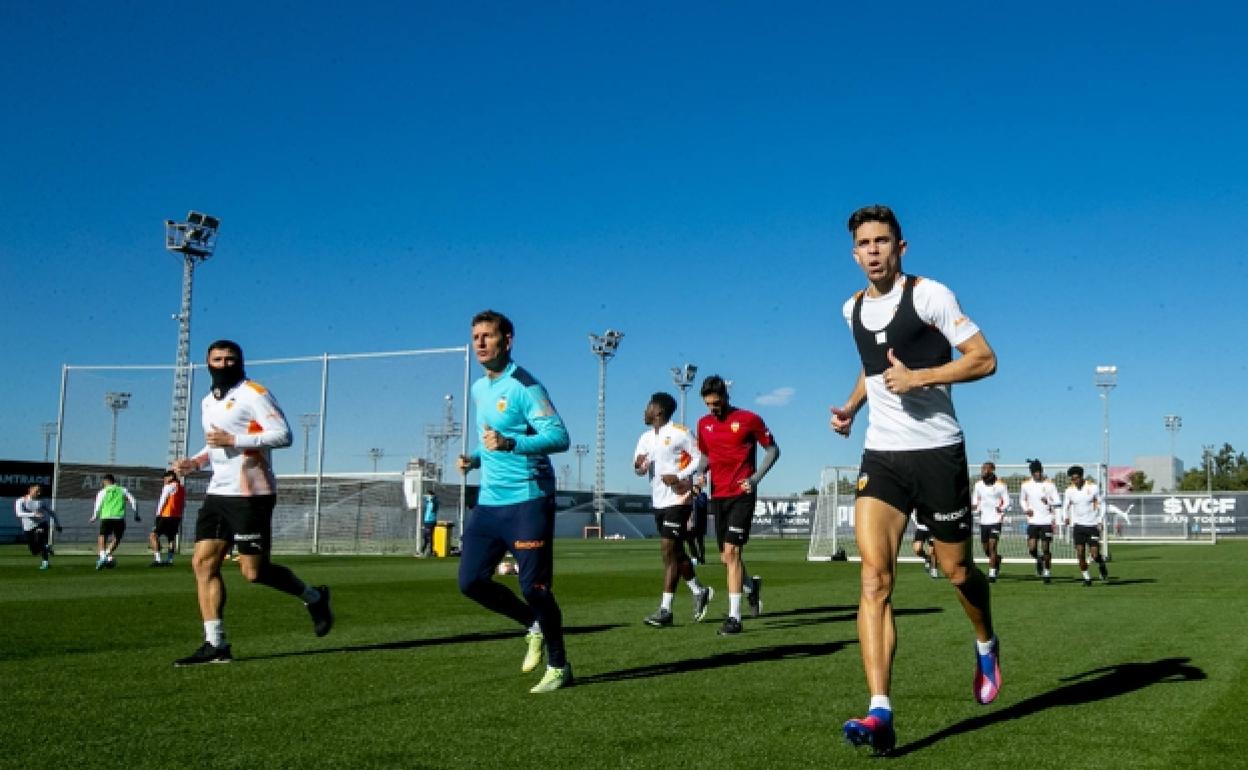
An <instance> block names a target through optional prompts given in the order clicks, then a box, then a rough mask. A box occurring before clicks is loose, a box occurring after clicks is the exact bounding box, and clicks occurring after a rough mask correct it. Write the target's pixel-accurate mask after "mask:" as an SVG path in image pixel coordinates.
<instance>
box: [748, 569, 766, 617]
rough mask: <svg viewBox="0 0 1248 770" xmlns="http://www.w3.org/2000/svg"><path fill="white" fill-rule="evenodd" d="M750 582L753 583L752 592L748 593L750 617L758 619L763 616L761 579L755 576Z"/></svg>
mask: <svg viewBox="0 0 1248 770" xmlns="http://www.w3.org/2000/svg"><path fill="white" fill-rule="evenodd" d="M751 580H753V581H754V590H753V591H750V595H749V599H748V601H749V604H750V617H754V618H756V617H758V616H759V615H762V614H763V579H762V578H761V577H759V576H758V575H755V576H754V577H753V578H751Z"/></svg>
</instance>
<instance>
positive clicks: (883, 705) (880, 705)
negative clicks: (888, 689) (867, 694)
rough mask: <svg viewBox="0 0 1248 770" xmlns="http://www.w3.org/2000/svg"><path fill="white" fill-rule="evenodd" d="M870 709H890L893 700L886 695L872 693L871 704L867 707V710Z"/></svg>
mask: <svg viewBox="0 0 1248 770" xmlns="http://www.w3.org/2000/svg"><path fill="white" fill-rule="evenodd" d="M871 709H884V710H886V711H892V710H893V701H892V699H891V698H889V697H888V696H887V695H872V696H871V705H870V706H868V707H867V710H868V711H870V710H871Z"/></svg>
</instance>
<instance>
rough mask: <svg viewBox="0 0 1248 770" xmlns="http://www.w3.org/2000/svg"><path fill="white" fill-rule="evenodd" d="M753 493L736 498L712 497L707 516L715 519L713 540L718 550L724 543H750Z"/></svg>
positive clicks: (707, 507) (708, 504)
mask: <svg viewBox="0 0 1248 770" xmlns="http://www.w3.org/2000/svg"><path fill="white" fill-rule="evenodd" d="M756 499H757V498H756V496H755V495H754V493H753V492H751V493H749V494H744V495H737V496H736V497H712V498H711V500H710V502H709V503H707V506H706V510H707V514H708V515H710V516H714V517H715V540H716V541H717V542H718V543H719V550H721V551H722V550H724V544H725V543H732V544H733V545H737V546H741V545H745V544H746V543H748V542H750V525H752V524H753V523H754V501H755V500H756Z"/></svg>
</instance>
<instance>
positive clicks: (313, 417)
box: [299, 412, 321, 475]
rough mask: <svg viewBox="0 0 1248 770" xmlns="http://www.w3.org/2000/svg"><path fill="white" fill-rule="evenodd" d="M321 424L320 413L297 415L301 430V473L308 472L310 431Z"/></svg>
mask: <svg viewBox="0 0 1248 770" xmlns="http://www.w3.org/2000/svg"><path fill="white" fill-rule="evenodd" d="M320 424H321V413H320V412H305V413H304V414H301V415H299V425H300V427H302V428H303V472H304V474H305V475H306V474H307V472H308V443H309V436H310V435H311V433H312V429H313V428H315V427H316V426H317V425H320Z"/></svg>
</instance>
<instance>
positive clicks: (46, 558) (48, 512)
mask: <svg viewBox="0 0 1248 770" xmlns="http://www.w3.org/2000/svg"><path fill="white" fill-rule="evenodd" d="M13 513H14V515H16V516H17V518H18V519H19V520H20V521H21V522H22V532H23V534H25V536H26V547H27V548H28V549H29V550H30V555H31V556H38V557H39V569H48V568H49V567H51V566H52V546H51V545H49V544H48V539H49V537H51V534H52V526H53V525H55V526H56V531H57V532H60V531H61V520H60V519H58V518H57V517H56V511H54V510H52V506H50V505H48V501H47V500H44V499H43V487H41V486H40V485H39V484H31V485H30V486H29V487H27V489H26V494H25V496H23V497H19V498H17V500H16V501H15V502H14V503H13Z"/></svg>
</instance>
